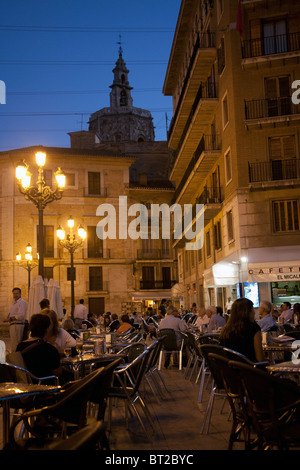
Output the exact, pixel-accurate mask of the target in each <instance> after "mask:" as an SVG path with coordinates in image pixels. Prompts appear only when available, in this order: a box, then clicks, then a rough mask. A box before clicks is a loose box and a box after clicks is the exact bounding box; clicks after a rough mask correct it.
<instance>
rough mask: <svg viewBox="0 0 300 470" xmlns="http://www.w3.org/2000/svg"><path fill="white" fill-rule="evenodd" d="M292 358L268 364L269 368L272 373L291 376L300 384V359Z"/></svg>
mask: <svg viewBox="0 0 300 470" xmlns="http://www.w3.org/2000/svg"><path fill="white" fill-rule="evenodd" d="M298 361H299V360H292V361H287V362H280V363H278V364H271V365H269V366H267V370H268V371H269V372H271V374H280V375H285V376H288V377H291V378H293V379H295V380H296V382H297V383H298V385H300V361H299V362H298Z"/></svg>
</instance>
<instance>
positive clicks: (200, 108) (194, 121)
mask: <svg viewBox="0 0 300 470" xmlns="http://www.w3.org/2000/svg"><path fill="white" fill-rule="evenodd" d="M218 102H219V100H218V98H217V94H216V87H215V82H214V81H213V80H212V79H211V78H210V79H209V80H207V82H206V83H200V86H199V88H198V92H197V94H196V97H195V100H194V103H193V106H192V108H191V111H190V114H189V116H188V119H187V121H186V123H185V126H184V128H183V130H182V133H181V136H180V139H179V140H178V145H177V148H176V151H175V156H174V164H173V167H172V170H171V174H170V179H171V180H174V181H175V182H176V184H179V182H180V181H181V177H182V174H183V173H185V171H186V169H187V167H188V165H189V163H190V159H191V155H193V154H194V152H196V150H197V147H198V146H199V140H200V139H201V136H202V135H203V134H204V133H205V130H206V128H207V125H208V123H209V122H210V121H211V118H212V116H213V115H214V113H215V110H216V107H217V105H218ZM169 145H170V146H171V147H172V145H171V144H170V142H169Z"/></svg>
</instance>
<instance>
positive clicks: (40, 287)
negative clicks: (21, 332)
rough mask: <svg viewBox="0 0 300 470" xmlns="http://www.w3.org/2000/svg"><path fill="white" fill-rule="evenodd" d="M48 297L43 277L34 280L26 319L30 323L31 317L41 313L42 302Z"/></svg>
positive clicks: (30, 290)
mask: <svg viewBox="0 0 300 470" xmlns="http://www.w3.org/2000/svg"><path fill="white" fill-rule="evenodd" d="M45 297H46V292H45V284H44V281H43V278H42V276H38V277H37V278H35V279H33V280H32V283H31V286H30V289H29V299H28V306H27V312H26V319H27V320H28V321H29V320H30V318H31V316H32V315H33V314H35V313H39V312H40V311H41V307H40V301H41V300H42V299H44V298H45Z"/></svg>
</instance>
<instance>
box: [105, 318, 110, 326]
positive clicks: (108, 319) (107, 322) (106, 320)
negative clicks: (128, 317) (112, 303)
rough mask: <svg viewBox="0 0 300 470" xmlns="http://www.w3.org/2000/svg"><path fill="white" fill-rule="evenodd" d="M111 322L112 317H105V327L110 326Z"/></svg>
mask: <svg viewBox="0 0 300 470" xmlns="http://www.w3.org/2000/svg"><path fill="white" fill-rule="evenodd" d="M110 322H111V319H110V315H104V325H106V326H108V325H109V324H110Z"/></svg>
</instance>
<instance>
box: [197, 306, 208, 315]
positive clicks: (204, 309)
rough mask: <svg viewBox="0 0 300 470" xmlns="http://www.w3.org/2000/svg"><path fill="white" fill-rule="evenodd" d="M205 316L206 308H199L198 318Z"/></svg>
mask: <svg viewBox="0 0 300 470" xmlns="http://www.w3.org/2000/svg"><path fill="white" fill-rule="evenodd" d="M205 314H206V308H204V307H199V308H198V315H199V317H204V315H205Z"/></svg>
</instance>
